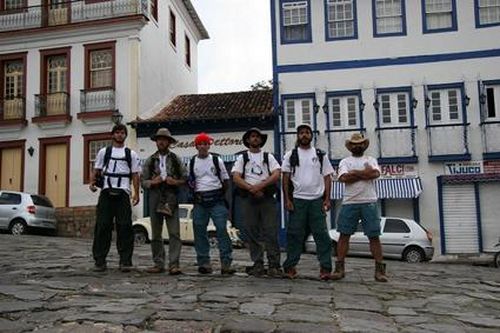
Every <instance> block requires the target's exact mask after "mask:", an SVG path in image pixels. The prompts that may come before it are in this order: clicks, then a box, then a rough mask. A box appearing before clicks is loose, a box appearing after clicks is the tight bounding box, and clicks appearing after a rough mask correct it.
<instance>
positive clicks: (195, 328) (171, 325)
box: [143, 320, 213, 333]
mask: <svg viewBox="0 0 500 333" xmlns="http://www.w3.org/2000/svg"><path fill="white" fill-rule="evenodd" d="M212 325H213V324H212V323H211V322H210V321H201V322H200V321H197V322H193V321H187V322H184V321H175V320H157V321H155V322H154V324H153V326H152V327H151V328H152V330H154V332H178V333H182V332H186V333H188V332H189V333H191V332H199V333H210V332H212ZM143 332H146V331H143ZM151 332H153V331H151Z"/></svg>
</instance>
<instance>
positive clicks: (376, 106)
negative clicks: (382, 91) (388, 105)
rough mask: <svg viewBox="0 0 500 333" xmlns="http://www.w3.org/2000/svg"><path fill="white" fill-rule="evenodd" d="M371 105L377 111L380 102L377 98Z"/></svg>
mask: <svg viewBox="0 0 500 333" xmlns="http://www.w3.org/2000/svg"><path fill="white" fill-rule="evenodd" d="M373 107H374V108H375V110H377V111H378V108H379V107H380V102H379V101H378V99H376V100H375V102H373Z"/></svg>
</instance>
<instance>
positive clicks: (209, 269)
mask: <svg viewBox="0 0 500 333" xmlns="http://www.w3.org/2000/svg"><path fill="white" fill-rule="evenodd" d="M212 272H213V269H212V267H211V266H198V273H200V274H212Z"/></svg>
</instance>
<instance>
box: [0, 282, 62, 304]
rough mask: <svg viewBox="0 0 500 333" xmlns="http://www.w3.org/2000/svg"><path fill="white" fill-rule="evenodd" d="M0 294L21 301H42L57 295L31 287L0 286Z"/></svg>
mask: <svg viewBox="0 0 500 333" xmlns="http://www.w3.org/2000/svg"><path fill="white" fill-rule="evenodd" d="M0 294H3V295H9V296H14V297H15V298H17V299H20V300H23V301H44V300H47V299H49V298H51V297H54V296H55V295H56V294H57V293H55V292H49V291H40V290H39V289H38V288H37V287H31V286H16V285H0Z"/></svg>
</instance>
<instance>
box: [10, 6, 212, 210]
mask: <svg viewBox="0 0 500 333" xmlns="http://www.w3.org/2000/svg"><path fill="white" fill-rule="evenodd" d="M206 38H208V33H207V31H206V30H205V28H204V26H203V24H202V22H201V20H200V18H199V17H198V15H197V13H196V11H195V9H194V8H193V6H192V4H191V2H190V1H189V0H162V1H158V0H92V1H90V0H77V1H68V2H64V1H49V0H44V1H40V0H5V1H1V2H0V76H1V80H0V94H1V95H0V158H1V163H0V168H1V180H0V188H1V189H11V190H21V191H26V192H32V193H41V194H45V195H47V196H48V197H49V198H50V199H51V200H52V201H53V203H54V204H55V205H56V207H75V206H84V205H95V203H96V200H97V195H96V194H93V193H91V192H90V191H89V190H88V185H87V184H88V181H89V175H90V173H91V172H92V166H93V160H94V158H95V155H96V153H97V151H98V150H99V149H100V148H101V147H103V146H105V145H107V144H109V142H110V140H109V139H110V134H109V132H110V129H111V127H112V125H113V121H117V120H118V119H119V118H120V117H122V120H121V121H122V122H123V123H128V122H130V121H132V120H135V119H137V118H147V117H148V116H149V115H150V113H151V112H152V111H153V112H154V111H155V110H156V109H160V108H161V107H162V106H163V105H165V104H166V103H168V102H169V101H170V100H171V99H172V98H174V97H175V96H177V95H178V94H186V93H196V92H197V75H198V70H197V62H198V59H197V57H198V54H197V45H198V42H199V41H200V40H203V39H206ZM128 145H129V146H131V147H132V148H134V149H137V138H136V133H135V130H133V129H132V128H130V131H129V137H128Z"/></svg>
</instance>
